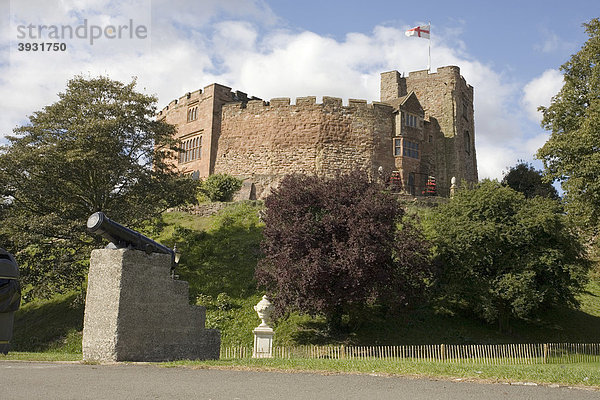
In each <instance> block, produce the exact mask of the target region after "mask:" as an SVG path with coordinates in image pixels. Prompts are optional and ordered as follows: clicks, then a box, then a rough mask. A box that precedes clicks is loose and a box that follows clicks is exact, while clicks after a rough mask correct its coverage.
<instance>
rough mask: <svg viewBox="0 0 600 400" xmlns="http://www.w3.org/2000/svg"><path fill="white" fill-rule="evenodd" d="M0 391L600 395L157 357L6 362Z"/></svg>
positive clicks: (32, 395)
mask: <svg viewBox="0 0 600 400" xmlns="http://www.w3.org/2000/svg"><path fill="white" fill-rule="evenodd" d="M0 399H2V400H4V399H6V400H8V399H28V400H30V399H61V400H63V399H127V400H133V399H186V400H190V399H215V400H216V399H265V400H266V399H411V400H419V399H461V400H469V399H478V400H479V399H485V400H494V399H504V400H506V399H540V400H542V399H543V400H554V399H557V400H558V399H561V400H562V399H569V400H571V399H573V400H580V399H581V400H583V399H596V400H598V399H600V392H597V391H588V390H581V389H569V388H551V387H544V386H520V385H519V386H515V385H506V384H482V383H472V382H453V381H441V380H440V381H434V380H427V379H410V378H402V377H383V376H370V375H341V374H340V375H319V374H308V373H279V372H256V371H232V370H210V369H189V368H179V367H178V368H163V367H159V366H155V365H147V364H141V365H140V364H135V365H131V364H129V365H125V364H117V365H84V364H80V363H43V362H16V361H15V362H13V361H2V362H0Z"/></svg>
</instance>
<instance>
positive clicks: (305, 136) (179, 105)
mask: <svg viewBox="0 0 600 400" xmlns="http://www.w3.org/2000/svg"><path fill="white" fill-rule="evenodd" d="M158 118H159V119H163V120H164V121H166V122H167V123H171V124H173V125H176V127H177V134H176V135H177V138H179V139H180V140H181V141H182V147H183V151H182V152H181V153H180V154H178V155H177V157H176V160H174V162H175V163H176V164H177V166H178V167H179V168H180V169H182V170H183V171H184V172H185V173H190V174H193V175H194V176H195V177H199V178H202V177H206V176H208V175H210V174H216V173H228V174H231V175H234V176H238V177H241V178H243V179H246V181H247V182H246V183H248V182H250V183H251V184H253V185H255V191H251V192H252V193H256V196H257V197H258V198H261V197H265V196H266V195H267V194H268V193H269V188H271V187H273V186H275V185H277V184H278V182H279V181H280V180H281V179H282V178H283V176H285V175H286V174H291V173H302V174H317V175H323V176H334V175H335V174H337V173H340V172H349V171H351V170H353V169H362V170H365V171H367V172H368V173H369V174H371V176H374V177H379V178H381V179H384V180H386V181H391V182H392V183H395V186H396V189H397V190H398V191H402V192H405V193H410V194H421V193H422V192H423V191H424V189H425V185H426V182H427V181H428V179H430V177H434V178H435V180H436V182H437V193H438V194H441V195H448V193H449V187H450V179H451V178H452V177H453V176H455V177H456V178H457V179H458V180H459V181H460V180H462V179H464V180H466V181H468V182H476V181H477V160H476V154H475V131H474V120H473V87H472V86H470V85H468V84H467V83H466V82H465V79H464V78H463V77H462V76H461V75H460V69H459V68H458V67H455V66H449V67H442V68H439V69H438V71H437V72H436V73H429V72H428V71H416V72H411V73H410V74H409V75H408V77H403V76H401V75H400V73H399V72H398V71H390V72H385V73H382V74H381V102H379V103H373V104H367V102H366V101H365V100H355V99H350V100H349V101H348V104H347V105H344V104H343V103H342V99H340V98H335V97H327V96H325V97H323V102H322V103H317V102H316V98H315V97H301V98H297V99H296V101H295V104H292V101H291V100H290V99H289V98H275V99H271V101H270V102H266V101H263V100H261V99H257V98H248V96H247V95H246V94H245V93H242V92H232V91H231V89H230V88H228V87H226V86H222V85H219V84H212V85H210V86H207V87H206V88H204V91H201V90H198V91H196V92H193V93H188V94H186V95H185V96H183V97H181V98H180V99H178V100H174V101H172V102H171V103H170V104H169V105H168V106H167V107H165V108H164V109H163V110H162V111H161V112H160V113H159V115H158Z"/></svg>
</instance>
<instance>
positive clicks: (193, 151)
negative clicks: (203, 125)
mask: <svg viewBox="0 0 600 400" xmlns="http://www.w3.org/2000/svg"><path fill="white" fill-rule="evenodd" d="M201 158H202V136H196V137H194V138H191V139H187V140H184V141H183V142H181V151H180V152H179V163H180V164H183V163H187V162H190V161H194V160H199V159H201Z"/></svg>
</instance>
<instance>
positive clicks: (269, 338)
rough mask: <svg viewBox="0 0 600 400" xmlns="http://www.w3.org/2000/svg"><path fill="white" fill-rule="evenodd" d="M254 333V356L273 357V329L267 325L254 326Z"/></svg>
mask: <svg viewBox="0 0 600 400" xmlns="http://www.w3.org/2000/svg"><path fill="white" fill-rule="evenodd" d="M252 332H253V333H254V351H253V352H252V357H254V358H271V357H273V329H272V328H270V327H268V326H259V327H256V328H255V329H254V330H253V331H252Z"/></svg>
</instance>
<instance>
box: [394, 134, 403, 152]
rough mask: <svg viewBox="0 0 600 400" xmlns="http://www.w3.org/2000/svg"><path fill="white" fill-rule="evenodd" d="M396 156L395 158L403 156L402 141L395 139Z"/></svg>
mask: <svg viewBox="0 0 600 400" xmlns="http://www.w3.org/2000/svg"><path fill="white" fill-rule="evenodd" d="M394 155H395V156H401V155H402V139H400V138H396V139H394Z"/></svg>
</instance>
